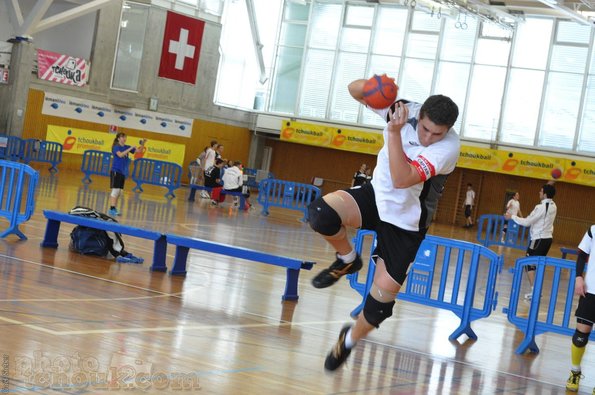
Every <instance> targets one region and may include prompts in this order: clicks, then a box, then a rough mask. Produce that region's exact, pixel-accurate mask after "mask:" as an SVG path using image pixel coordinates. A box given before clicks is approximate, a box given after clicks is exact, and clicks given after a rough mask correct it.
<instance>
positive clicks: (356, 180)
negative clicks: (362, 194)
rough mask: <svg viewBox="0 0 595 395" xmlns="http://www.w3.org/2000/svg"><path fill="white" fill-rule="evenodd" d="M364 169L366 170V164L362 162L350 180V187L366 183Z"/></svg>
mask: <svg viewBox="0 0 595 395" xmlns="http://www.w3.org/2000/svg"><path fill="white" fill-rule="evenodd" d="M366 170H368V165H366V164H365V163H362V165H361V166H360V168H359V170H358V171H356V172H355V174H354V175H353V179H352V180H351V188H353V187H358V186H361V185H363V184H365V183H366Z"/></svg>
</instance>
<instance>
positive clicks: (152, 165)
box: [131, 158, 182, 198]
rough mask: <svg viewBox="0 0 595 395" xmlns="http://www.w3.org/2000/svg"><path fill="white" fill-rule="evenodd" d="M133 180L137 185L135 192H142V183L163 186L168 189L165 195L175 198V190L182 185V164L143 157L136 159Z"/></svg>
mask: <svg viewBox="0 0 595 395" xmlns="http://www.w3.org/2000/svg"><path fill="white" fill-rule="evenodd" d="M131 178H132V180H133V181H134V182H135V183H136V186H135V187H134V188H133V189H132V190H133V191H134V192H142V191H143V189H142V188H141V185H142V184H150V185H157V186H163V187H166V188H167V189H168V192H167V193H166V194H165V197H172V198H175V197H176V195H174V190H176V189H178V188H179V187H180V183H181V181H182V180H181V179H182V166H180V165H178V164H176V163H171V162H163V161H160V160H154V159H146V158H141V159H137V160H135V161H134V168H133V170H132V176H131Z"/></svg>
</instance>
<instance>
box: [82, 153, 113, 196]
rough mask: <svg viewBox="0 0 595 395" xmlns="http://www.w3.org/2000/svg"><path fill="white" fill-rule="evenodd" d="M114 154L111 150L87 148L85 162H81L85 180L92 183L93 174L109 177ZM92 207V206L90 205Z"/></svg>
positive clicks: (84, 154) (84, 156)
mask: <svg viewBox="0 0 595 395" xmlns="http://www.w3.org/2000/svg"><path fill="white" fill-rule="evenodd" d="M113 160H114V155H113V154H112V153H111V152H104V151H95V150H87V151H85V152H84V153H83V162H82V163H81V171H82V172H83V173H84V174H85V177H83V182H84V183H87V184H90V183H91V182H93V181H91V175H92V174H96V175H98V176H107V177H109V173H110V170H111V169H112V162H113ZM89 207H91V206H89Z"/></svg>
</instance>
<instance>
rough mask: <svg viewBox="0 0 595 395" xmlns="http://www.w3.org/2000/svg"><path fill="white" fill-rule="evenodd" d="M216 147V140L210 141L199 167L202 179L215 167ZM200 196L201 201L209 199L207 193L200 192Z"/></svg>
mask: <svg viewBox="0 0 595 395" xmlns="http://www.w3.org/2000/svg"><path fill="white" fill-rule="evenodd" d="M217 145H218V143H217V140H211V146H210V147H209V148H207V150H206V152H205V155H204V157H203V159H202V160H201V163H200V165H201V166H202V171H203V178H204V176H205V174H204V173H205V172H206V171H207V170H208V169H210V168H211V167H213V166H214V165H215V147H216V146H217ZM200 196H201V197H202V198H203V199H210V198H211V196H209V193H208V192H207V191H201V192H200Z"/></svg>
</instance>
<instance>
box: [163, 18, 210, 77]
mask: <svg viewBox="0 0 595 395" xmlns="http://www.w3.org/2000/svg"><path fill="white" fill-rule="evenodd" d="M204 29H205V23H204V22H203V21H201V20H199V19H195V18H191V17H189V16H185V15H180V14H176V13H175V12H171V11H168V12H167V20H166V22H165V34H164V35H163V47H162V49H161V62H160V63H159V77H162V78H169V79H172V80H177V81H181V82H188V83H190V84H194V83H195V82H196V72H197V70H198V58H199V55H200V44H201V42H202V33H203V31H204Z"/></svg>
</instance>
